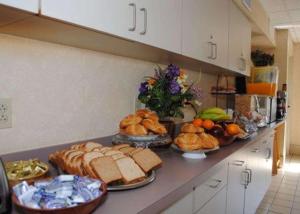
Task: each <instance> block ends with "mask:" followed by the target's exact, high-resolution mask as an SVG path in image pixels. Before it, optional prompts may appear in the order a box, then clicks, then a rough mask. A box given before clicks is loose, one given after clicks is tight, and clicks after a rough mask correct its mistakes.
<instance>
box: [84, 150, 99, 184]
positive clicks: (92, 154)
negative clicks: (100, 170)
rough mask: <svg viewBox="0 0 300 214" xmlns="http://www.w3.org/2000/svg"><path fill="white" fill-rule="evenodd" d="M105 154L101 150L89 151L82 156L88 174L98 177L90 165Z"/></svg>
mask: <svg viewBox="0 0 300 214" xmlns="http://www.w3.org/2000/svg"><path fill="white" fill-rule="evenodd" d="M103 156H104V155H103V154H102V153H101V152H95V151H94V152H87V153H85V154H84V155H83V157H82V167H83V168H84V171H85V172H86V173H87V175H88V176H90V177H92V178H97V175H96V174H95V173H94V171H93V169H92V167H91V166H90V162H91V161H92V160H93V159H95V158H99V157H103Z"/></svg>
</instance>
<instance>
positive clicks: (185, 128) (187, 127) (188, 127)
mask: <svg viewBox="0 0 300 214" xmlns="http://www.w3.org/2000/svg"><path fill="white" fill-rule="evenodd" d="M181 132H183V133H202V132H204V129H203V128H201V127H196V126H195V125H193V124H191V123H185V124H183V125H182V127H181Z"/></svg>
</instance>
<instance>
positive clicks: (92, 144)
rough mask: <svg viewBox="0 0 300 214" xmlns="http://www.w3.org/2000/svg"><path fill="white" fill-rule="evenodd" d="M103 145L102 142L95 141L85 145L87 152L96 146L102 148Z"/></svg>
mask: <svg viewBox="0 0 300 214" xmlns="http://www.w3.org/2000/svg"><path fill="white" fill-rule="evenodd" d="M102 147H103V146H102V145H101V144H100V143H95V142H87V143H86V144H85V145H84V150H85V151H86V152H91V151H93V149H95V148H99V149H100V148H102Z"/></svg>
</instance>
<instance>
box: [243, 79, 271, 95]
mask: <svg viewBox="0 0 300 214" xmlns="http://www.w3.org/2000/svg"><path fill="white" fill-rule="evenodd" d="M276 91H277V84H276V83H267V82H260V83H248V84H247V94H259V95H268V96H275V95H276Z"/></svg>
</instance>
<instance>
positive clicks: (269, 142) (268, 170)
mask: <svg viewBox="0 0 300 214" xmlns="http://www.w3.org/2000/svg"><path fill="white" fill-rule="evenodd" d="M273 141H274V134H271V135H270V136H269V137H268V138H267V139H266V140H264V141H263V148H264V153H265V154H264V164H265V191H267V190H268V188H269V186H270V185H271V182H272V164H273Z"/></svg>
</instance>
